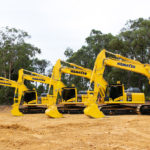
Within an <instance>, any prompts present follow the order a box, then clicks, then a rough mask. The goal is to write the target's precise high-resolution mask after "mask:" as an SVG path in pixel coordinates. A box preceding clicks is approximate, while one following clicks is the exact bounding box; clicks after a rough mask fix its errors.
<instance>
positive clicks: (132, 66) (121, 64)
mask: <svg viewBox="0 0 150 150" xmlns="http://www.w3.org/2000/svg"><path fill="white" fill-rule="evenodd" d="M117 65H119V66H124V67H129V68H135V66H134V65H131V64H124V63H117Z"/></svg>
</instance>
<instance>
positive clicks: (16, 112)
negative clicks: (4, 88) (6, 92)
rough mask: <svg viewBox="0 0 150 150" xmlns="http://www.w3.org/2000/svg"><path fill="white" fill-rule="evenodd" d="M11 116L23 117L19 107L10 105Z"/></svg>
mask: <svg viewBox="0 0 150 150" xmlns="http://www.w3.org/2000/svg"><path fill="white" fill-rule="evenodd" d="M11 114H12V115H13V116H23V114H22V113H21V112H20V111H19V107H18V106H16V105H12V110H11Z"/></svg>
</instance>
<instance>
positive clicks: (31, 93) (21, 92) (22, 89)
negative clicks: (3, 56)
mask: <svg viewBox="0 0 150 150" xmlns="http://www.w3.org/2000/svg"><path fill="white" fill-rule="evenodd" d="M0 85H2V86H8V87H13V88H15V94H14V104H13V105H12V110H11V113H12V115H14V116H21V115H22V113H21V112H20V111H19V105H20V102H21V100H22V98H23V101H24V102H25V103H27V102H29V101H35V100H36V99H37V93H36V91H35V90H29V89H28V88H27V87H26V86H25V85H24V84H23V83H19V82H17V81H13V80H10V79H7V78H4V77H0Z"/></svg>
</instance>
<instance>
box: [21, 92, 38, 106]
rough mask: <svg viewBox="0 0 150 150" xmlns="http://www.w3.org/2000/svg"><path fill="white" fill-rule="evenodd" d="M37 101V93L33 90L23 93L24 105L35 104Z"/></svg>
mask: <svg viewBox="0 0 150 150" xmlns="http://www.w3.org/2000/svg"><path fill="white" fill-rule="evenodd" d="M36 100H37V93H36V91H35V90H27V91H25V92H24V96H23V101H24V102H26V103H35V101H36Z"/></svg>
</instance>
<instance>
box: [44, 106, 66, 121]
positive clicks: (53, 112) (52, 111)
mask: <svg viewBox="0 0 150 150" xmlns="http://www.w3.org/2000/svg"><path fill="white" fill-rule="evenodd" d="M45 114H46V115H47V116H49V117H51V118H61V117H63V115H62V114H61V113H60V112H59V111H58V109H57V106H55V105H52V106H49V107H48V108H47V109H46V111H45Z"/></svg>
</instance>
